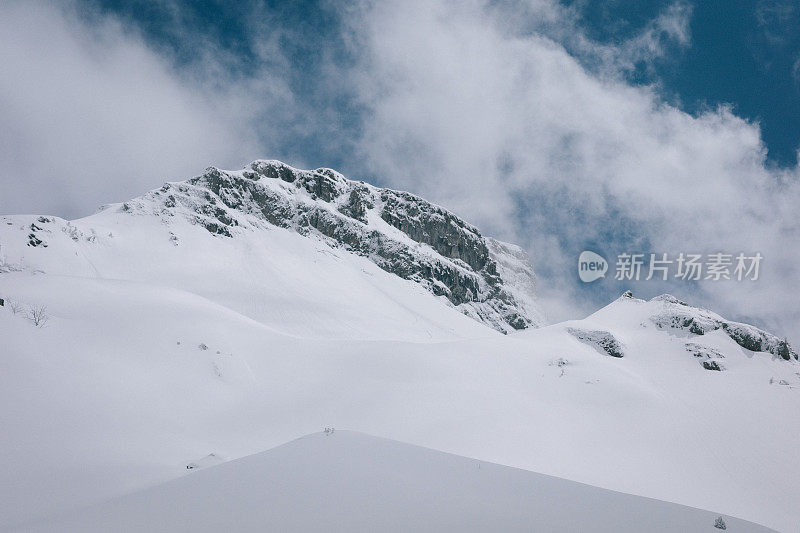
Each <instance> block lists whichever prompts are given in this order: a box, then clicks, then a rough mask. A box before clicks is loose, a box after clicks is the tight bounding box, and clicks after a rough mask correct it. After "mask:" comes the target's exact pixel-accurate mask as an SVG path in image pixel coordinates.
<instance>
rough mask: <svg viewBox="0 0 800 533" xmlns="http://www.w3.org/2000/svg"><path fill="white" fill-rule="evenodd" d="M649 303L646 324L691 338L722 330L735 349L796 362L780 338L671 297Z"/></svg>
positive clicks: (663, 296) (789, 345)
mask: <svg viewBox="0 0 800 533" xmlns="http://www.w3.org/2000/svg"><path fill="white" fill-rule="evenodd" d="M629 292H630V291H629ZM624 296H625V295H623V297H624ZM629 298H630V299H633V295H632V294H631V295H630V297H629ZM639 301H642V300H639ZM650 303H651V304H654V306H655V310H654V312H653V313H652V314H651V315H650V321H651V322H652V323H653V324H655V325H656V326H657V327H658V328H660V329H679V330H684V331H687V332H689V333H691V334H694V335H705V334H706V333H709V332H711V331H717V330H722V331H723V332H724V333H725V334H726V335H727V336H728V337H730V338H731V339H732V340H734V341H735V342H736V343H737V344H738V345H739V346H741V347H742V348H745V349H747V350H751V351H753V352H768V353H771V354H772V355H774V356H777V357H780V358H781V359H784V360H786V361H792V360H794V361H796V360H798V354H797V351H796V350H795V349H794V348H792V346H791V344H789V341H788V340H786V339H781V338H780V337H777V336H775V335H773V334H772V333H768V332H766V331H764V330H762V329H759V328H757V327H755V326H751V325H749V324H743V323H741V322H734V321H732V320H726V319H724V318H722V317H721V316H720V315H718V314H716V313H714V312H712V311H709V310H708V309H703V308H702V307H695V306H691V305H689V304H688V303H686V302H684V301H681V300H679V299H677V298H675V297H674V296H672V295H671V294H662V295H660V296H656V297H655V298H652V299H651V300H650ZM715 370H718V368H715Z"/></svg>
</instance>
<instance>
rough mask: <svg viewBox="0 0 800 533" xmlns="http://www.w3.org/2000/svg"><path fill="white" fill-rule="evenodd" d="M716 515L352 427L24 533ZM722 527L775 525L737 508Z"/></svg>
mask: <svg viewBox="0 0 800 533" xmlns="http://www.w3.org/2000/svg"><path fill="white" fill-rule="evenodd" d="M718 517H719V515H718V514H714V513H711V512H709V511H701V510H699V509H694V508H691V507H685V506H680V505H675V504H670V503H664V502H660V501H657V500H650V499H647V498H642V497H638V496H631V495H627V494H622V493H619V492H613V491H608V490H604V489H598V488H595V487H590V486H588V485H583V484H580V483H575V482H572V481H566V480H563V479H558V478H553V477H549V476H544V475H541V474H534V473H532V472H526V471H524V470H518V469H514V468H509V467H505V466H500V465H496V464H492V463H487V462H484V461H476V460H474V459H468V458H466V457H459V456H456V455H450V454H446V453H442V452H438V451H434V450H430V449H426V448H420V447H417V446H412V445H409V444H402V443H399V442H396V441H391V440H386V439H379V438H375V437H371V436H368V435H364V434H361V433H354V432H349V431H334V432H332V433H331V432H325V433H316V434H313V435H308V436H306V437H303V438H301V439H297V440H295V441H292V442H289V443H287V444H284V445H282V446H279V447H277V448H274V449H272V450H269V451H267V452H263V453H260V454H256V455H251V456H248V457H245V458H242V459H239V460H236V461H232V462H229V463H225V464H222V465H219V466H212V467H210V468H207V469H204V470H200V471H197V472H192V473H190V474H188V475H186V476H183V477H180V478H178V479H176V480H174V481H171V482H168V483H165V484H163V485H159V486H156V487H153V488H150V489H146V490H143V491H140V492H137V493H134V494H130V495H127V496H123V497H121V498H118V499H115V500H112V501H109V502H105V503H102V504H100V505H97V506H93V507H90V508H88V509H79V510H76V511H71V512H69V513H64V514H62V515H59V516H56V517H51V518H49V519H48V520H46V521H43V522H40V523H38V524H28V525H26V526H25V527H24V528H23V530H24V531H26V532H59V533H60V532H70V531H73V532H81V533H91V532H100V531H151V532H160V531H163V532H180V531H185V532H193V533H195V532H196V533H202V532H218V531H241V532H248V531H253V532H256V531H258V532H262V531H285V532H289V531H319V530H325V531H342V532H344V531H348V532H350V531H387V532H388V531H437V532H438V531H508V532H511V531H549V532H558V531H563V532H575V531H595V532H609V533H611V532H613V533H623V532H640V531H649V532H676V533H684V532H687V531H693V532H702V531H707V532H709V533H710V532H713V531H719V530H718V529H715V528H714V523H715V521H716V520H717V518H718ZM722 520H723V521H724V523H725V525H726V526H727V530H729V531H736V532H741V533H746V532H750V533H756V532H759V533H760V532H766V531H771V530H769V529H767V528H765V527H762V526H758V525H756V524H753V523H749V522H745V521H742V520H738V519H736V518H731V517H727V516H726V517H722Z"/></svg>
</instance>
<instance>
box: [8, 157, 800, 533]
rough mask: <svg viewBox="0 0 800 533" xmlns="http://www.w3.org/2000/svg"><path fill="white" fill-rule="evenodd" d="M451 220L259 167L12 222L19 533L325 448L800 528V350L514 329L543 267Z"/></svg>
mask: <svg viewBox="0 0 800 533" xmlns="http://www.w3.org/2000/svg"><path fill="white" fill-rule="evenodd" d="M259 165H263V167H261V166H259ZM257 168H262V169H263V172H264V173H265V175H263V176H261V177H259V179H255V177H253V178H248V177H247V176H245V175H244V173H246V172H247V173H254V174H257ZM270 169H271V170H270ZM272 171H274V172H275V173H276V175H275V176H271V174H270V173H271V172H272ZM331 172H332V171H331ZM290 174H291V175H290ZM292 176H294V181H291V179H292ZM287 180H288V181H287ZM298 184H299V185H298ZM217 191H218V192H217ZM359 191H361V192H359ZM364 191H366V192H364ZM362 193H363V195H362ZM367 193H368V194H367ZM237 195H238V196H237ZM260 195H263V196H264V197H269V198H271V199H272V200H270V201H266V200H264V201H263V202H262V201H260V200H258V198H261V196H260ZM209 198H210V199H211V200H209ZM362 199H363V200H364V203H363V205H362V203H361V202H362ZM212 200H213V201H212ZM367 201H369V202H372V203H373V204H374V205H373V206H372V207H370V206H369V205H368V204H367V203H366V202H367ZM237 202H241V203H237ZM229 204H230V205H229ZM360 205H362V207H363V209H362V208H361V207H359V206H360ZM387 208H388V210H387ZM342 211H344V213H343V212H342ZM445 213H446V212H444V210H442V209H441V208H438V207H436V206H433V205H431V204H427V203H426V202H424V201H422V200H421V199H418V198H417V197H414V196H413V195H408V194H407V193H396V192H394V191H386V190H384V189H377V188H373V187H371V186H368V185H366V184H360V183H357V182H351V181H346V180H344V178H341V179H339V177H337V175H336V174H332V173H328V171H322V170H320V171H315V172H307V173H306V172H305V171H295V170H293V169H291V168H290V167H286V166H285V165H280V164H278V163H274V162H261V163H259V162H257V163H255V164H254V165H252V166H251V167H249V168H248V169H246V170H245V171H240V172H233V173H229V172H223V171H217V170H215V169H212V170H210V171H208V172H206V173H205V174H204V175H203V176H201V177H199V178H196V179H194V180H189V181H188V182H182V183H180V184H169V185H168V186H166V187H165V188H164V189H162V190H159V191H155V192H153V193H150V194H148V195H145V196H143V197H141V198H139V199H136V200H132V201H130V202H126V203H125V204H114V205H110V206H108V207H106V208H105V209H104V210H103V211H101V212H100V213H98V214H96V215H92V216H90V217H87V218H85V219H81V220H75V221H66V220H63V219H59V218H55V217H50V216H8V217H2V218H0V298H3V299H4V300H5V302H6V305H4V306H2V307H0V339H2V344H0V361H1V362H2V367H0V370H1V371H0V405H2V406H3V407H2V408H0V449H1V450H3V454H2V455H0V479H3V480H4V481H3V483H0V530H3V529H9V528H11V527H12V525H18V526H19V527H20V528H21V529H22V530H25V528H26V527H27V525H29V524H31V523H33V522H37V521H40V520H42V519H43V518H45V517H46V516H48V515H50V514H52V513H57V512H66V511H68V510H70V509H73V510H74V509H76V508H79V507H82V506H87V505H93V504H98V503H100V502H103V501H106V500H109V499H110V498H114V497H118V496H121V495H123V494H126V493H131V492H135V491H137V492H138V491H145V490H146V489H147V488H148V487H154V486H156V485H158V484H161V483H163V482H167V481H170V480H182V479H184V478H183V477H182V476H186V475H187V474H188V475H189V476H190V477H189V478H185V479H190V478H191V477H192V476H195V475H199V474H203V475H204V473H205V472H213V471H214V470H215V469H217V468H223V467H225V466H227V465H228V463H226V462H225V461H228V460H234V459H238V458H242V457H245V456H248V455H252V454H256V453H259V452H263V451H264V450H268V449H270V448H274V447H276V446H279V445H281V444H284V443H286V442H289V441H291V440H292V439H295V438H297V437H298V436H300V435H307V434H310V433H314V432H318V431H319V430H320V429H321V428H324V427H336V428H349V429H355V430H359V431H363V432H365V433H369V434H373V435H378V436H381V437H386V438H389V439H394V440H398V441H403V442H408V443H411V444H414V445H418V446H425V447H428V448H432V449H436V450H441V451H444V452H449V453H454V454H457V455H460V456H463V457H470V458H474V459H475V460H476V461H477V460H480V461H488V462H492V463H498V464H503V465H508V466H511V467H515V468H521V469H525V470H529V471H532V472H539V473H541V474H547V475H551V476H556V477H559V478H563V479H568V480H574V481H579V482H582V483H587V484H590V485H593V486H596V487H602V488H606V489H612V490H616V491H620V492H624V493H627V494H633V495H639V496H646V497H649V498H655V499H658V500H662V501H666V502H674V503H679V504H682V505H687V506H690V507H694V508H701V509H707V510H709V511H713V513H714V514H719V515H723V516H724V518H725V520H726V521H727V522H728V524H729V529H730V530H733V528H732V527H730V524H731V523H732V522H731V519H730V517H739V518H742V519H745V520H750V521H752V522H756V523H760V524H764V525H766V526H768V527H773V528H776V529H778V530H782V531H793V530H796V529H797V526H798V524H800V511H799V510H798V507H797V505H796V502H795V500H796V494H797V489H798V479H800V454H798V453H797V452H796V449H797V436H798V435H800V417H798V416H797V412H798V408H800V365H798V362H797V359H796V350H795V349H794V348H792V347H791V345H790V344H789V343H788V342H784V341H785V340H784V339H779V338H777V337H774V336H771V335H769V334H768V333H767V332H763V331H761V330H758V329H756V328H752V327H751V326H747V325H743V324H737V323H734V322H731V321H729V320H726V319H724V318H723V317H720V316H719V315H716V314H713V313H711V312H710V311H706V310H702V309H698V308H694V307H691V306H690V305H685V304H683V303H681V302H679V301H677V300H676V299H674V298H672V297H669V296H663V297H659V298H654V299H652V300H650V301H644V300H640V299H637V298H634V297H633V296H632V295H629V294H628V295H625V296H623V297H621V298H620V299H619V300H617V301H615V302H613V303H611V304H610V305H609V306H607V307H605V308H603V309H601V310H600V311H598V312H596V313H594V314H593V315H591V316H589V317H587V318H585V319H583V320H575V321H569V322H565V323H561V324H554V325H550V326H545V327H540V328H533V327H525V328H524V329H523V330H520V331H517V330H515V329H514V328H515V326H514V324H517V325H523V324H522V323H520V322H518V321H517V319H520V320H522V321H523V322H524V325H526V326H528V325H535V324H537V323H538V318H536V317H537V316H539V315H538V308H537V306H536V301H535V299H534V298H533V297H532V296H531V295H532V292H533V291H532V289H533V288H534V278H533V274H532V271H531V270H530V268H529V265H528V264H527V259H526V257H525V256H524V254H523V253H522V252H521V250H519V249H518V248H516V247H514V246H511V245H505V244H501V243H497V242H495V241H492V240H491V239H488V238H486V237H483V236H481V235H480V234H479V233H477V230H474V229H473V228H472V227H471V226H469V225H468V224H466V223H465V222H459V221H457V220H455V219H454V218H453V215H450V214H445ZM362 218H363V219H364V220H366V221H367V222H363V221H361V219H362ZM386 219H389V220H388V221H387V220H386ZM426 228H427V229H426ZM226 232H227V233H229V234H230V236H228V235H227V233H226ZM31 236H33V238H32V237H31ZM348 243H351V244H348ZM484 247H485V248H484ZM492 265H493V266H492ZM470 298H471V299H470ZM12 304H13V306H12ZM32 307H35V308H42V307H45V308H46V311H47V315H48V318H49V320H48V321H47V322H46V324H44V325H43V326H42V327H37V326H35V325H34V324H33V323H32V321H31V320H29V319H28V318H27V316H26V315H27V313H28V312H29V310H30V308H32ZM465 313H467V314H465ZM467 315H469V316H467ZM475 318H477V319H478V320H475ZM687 319H691V320H687ZM487 326H490V327H487ZM693 326H694V327H693ZM498 330H502V331H507V332H511V333H513V334H509V335H501V334H500V333H498ZM576 332H577V335H576ZM700 333H702V335H701V334H700ZM582 337H583V338H582ZM611 339H613V340H614V342H615V343H616V344H615V345H616V346H618V347H619V348H620V350H619V351H620V352H621V354H622V357H613V356H611V355H612V354H610V353H608V352H607V351H605V348H604V346H606V345H608V346H613V345H612V344H610V343H609V342H608V341H609V340H611ZM712 363H716V366H718V367H719V370H717V369H715V368H714V366H715V365H714V364H712ZM709 367H711V368H709ZM339 434H340V433H339V431H338V430H337V431H336V432H335V435H339ZM378 449H379V450H380V449H381V448H380V447H379V448H378ZM354 453H355V452H354ZM376 453H378V452H376ZM380 453H382V452H380ZM217 461H221V463H222V464H220V465H217V466H206V465H208V464H213V463H214V462H217ZM191 465H197V466H198V467H199V468H187V467H188V466H191ZM386 468H393V467H392V465H386ZM397 475H398V476H402V471H399V472H398V473H397ZM298 480H301V478H298ZM491 487H492V489H491V490H489V491H487V493H486V494H487V498H490V497H491V494H493V493H495V492H497V493H498V494H505V493H503V492H501V491H499V489H497V490H496V489H495V488H494V487H495V486H494V485H491ZM141 494H144V492H142V493H141ZM153 505H156V502H153ZM156 508H158V506H157V505H156V507H154V508H153V509H156ZM304 511H305V510H304V509H299V510H298V509H291V510H289V512H292V513H295V514H301V513H303V512H304ZM71 516H78V515H71ZM564 520H565V522H564V523H565V524H568V523H570V522H569V521H568V520H567V518H565V519H564ZM326 527H327V525H326ZM710 527H711V528H713V525H710Z"/></svg>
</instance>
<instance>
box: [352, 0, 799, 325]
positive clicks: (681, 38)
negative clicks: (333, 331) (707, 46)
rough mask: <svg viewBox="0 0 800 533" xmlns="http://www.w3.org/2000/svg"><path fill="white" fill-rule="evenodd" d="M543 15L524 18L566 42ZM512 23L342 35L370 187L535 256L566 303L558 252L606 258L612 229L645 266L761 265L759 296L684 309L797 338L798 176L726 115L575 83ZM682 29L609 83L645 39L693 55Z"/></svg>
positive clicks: (440, 23) (731, 295)
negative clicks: (658, 258) (626, 231)
mask: <svg viewBox="0 0 800 533" xmlns="http://www.w3.org/2000/svg"><path fill="white" fill-rule="evenodd" d="M548 6H549V4H545V3H540V4H536V7H537V9H535V10H533V11H531V12H533V13H534V14H537V13H538V14H541V13H542V12H545V13H547V15H546V16H543V17H542V18H544V19H547V20H548V21H549V23H548V24H549V26H548V28H549V30H548V32H549V34H551V35H556V36H558V35H561V34H562V33H563V32H558V31H553V30H552V28H553V26H555V25H558V24H559V20H560V19H559V17H560V16H561V15H559V13H558V8H555V7H552V6H550V7H548ZM509 13H510V14H509ZM511 15H514V16H518V15H519V10H517V9H516V8H515V9H514V10H513V11H511V12H508V11H502V10H498V8H489V7H488V6H486V5H484V4H483V3H482V2H477V1H476V2H471V3H457V4H456V3H451V2H447V1H438V2H429V1H424V2H422V1H420V2H414V1H403V2H381V3H376V4H369V5H366V6H365V7H364V9H363V11H362V12H361V18H355V19H353V21H352V28H353V32H354V34H355V35H356V36H357V39H356V42H357V43H358V46H359V47H361V48H362V50H364V52H363V55H362V58H363V60H362V61H361V62H360V64H359V65H358V66H357V68H356V69H355V72H354V73H352V75H353V76H355V77H356V79H357V82H358V84H357V86H358V87H359V88H360V91H361V92H360V95H361V98H362V100H363V102H364V103H365V104H366V105H367V106H368V108H369V109H370V113H369V114H368V115H367V116H368V120H366V121H365V126H366V131H365V133H364V142H363V143H362V145H361V146H362V149H363V156H364V157H365V158H366V159H367V160H368V161H369V162H370V164H371V165H372V168H373V169H374V172H375V174H377V175H381V176H383V177H384V178H385V179H387V181H388V182H390V183H391V184H393V185H395V186H401V187H404V188H408V189H411V190H414V191H415V192H418V193H420V194H422V195H423V196H428V197H430V198H432V199H433V200H435V201H437V202H439V203H442V204H444V205H447V206H450V207H452V208H453V209H455V210H456V211H457V212H459V213H461V214H462V215H464V216H465V217H466V218H468V219H470V220H471V221H473V222H475V223H476V224H477V225H478V226H479V227H482V228H484V229H486V230H487V232H488V233H494V234H497V235H499V236H501V237H505V238H508V239H511V240H515V241H517V242H521V243H523V244H527V245H529V246H530V247H531V248H532V252H533V255H534V257H535V258H536V260H537V264H538V266H539V267H540V268H544V269H545V270H547V266H549V267H551V268H552V269H555V270H556V271H558V269H561V271H563V272H564V274H563V276H561V279H559V276H558V274H556V276H555V277H554V278H553V279H550V280H547V281H546V282H545V283H548V282H549V283H551V284H553V283H555V284H557V285H562V283H563V288H564V290H567V289H566V287H569V285H570V283H568V282H569V281H571V279H572V278H574V272H573V269H574V261H575V257H573V254H574V255H575V256H577V251H573V250H571V249H570V248H569V246H568V245H569V244H575V243H577V245H579V244H580V243H581V242H583V241H585V240H586V238H587V237H596V238H597V239H598V240H602V239H603V231H605V230H607V229H609V228H607V227H599V228H598V227H597V226H596V224H601V225H612V226H613V225H614V224H617V223H620V220H621V221H622V222H624V223H625V224H629V225H632V226H633V228H635V230H636V231H635V232H636V233H637V234H641V235H642V236H643V237H644V238H646V239H647V240H649V242H650V245H651V246H652V247H653V250H651V251H653V252H661V251H667V252H673V253H676V254H677V253H678V252H680V251H693V250H696V251H703V252H715V251H730V252H731V253H733V252H739V251H745V252H755V251H760V252H761V253H762V254H764V256H765V258H766V259H765V262H764V266H763V272H762V277H761V280H759V281H758V282H755V283H752V284H749V285H747V284H743V283H738V284H734V283H730V284H724V283H722V284H716V285H715V284H713V283H706V284H704V285H702V287H703V291H702V292H701V293H700V294H687V295H686V297H689V299H690V300H694V301H698V300H699V301H701V302H704V303H707V304H709V305H712V306H716V307H717V309H718V310H719V311H720V312H723V313H725V312H727V313H729V314H733V315H737V316H751V317H759V318H760V319H762V320H763V321H764V323H766V324H768V325H770V326H772V327H775V328H777V329H778V330H779V331H783V332H787V333H789V332H791V333H793V334H794V336H795V338H800V326H798V320H800V304H798V303H797V302H796V297H795V294H794V292H795V291H796V290H797V289H798V288H800V271H799V270H798V266H797V265H798V262H800V252H798V251H797V246H796V243H797V242H798V240H797V237H798V232H799V231H800V225H799V224H798V221H797V217H796V215H794V214H793V213H792V211H793V210H794V209H796V207H792V206H797V205H800V190H798V189H799V187H798V180H797V174H796V172H788V173H783V174H781V173H777V172H775V171H770V170H768V169H767V168H766V166H765V149H764V146H763V144H762V142H761V138H760V131H759V128H758V125H757V124H752V123H749V122H747V121H745V120H742V119H740V118H739V117H737V116H736V115H734V114H733V113H732V112H731V110H730V109H729V108H725V107H722V108H719V109H715V110H709V111H708V112H706V113H704V114H702V115H700V116H696V117H695V116H690V115H688V114H686V113H684V112H682V111H680V110H679V109H676V108H675V107H672V106H670V105H668V104H666V103H665V102H664V101H662V99H661V98H660V97H659V95H658V94H657V90H656V89H655V88H653V87H633V86H630V85H628V84H626V83H625V82H624V81H622V77H621V76H620V75H613V72H611V71H610V70H609V68H608V65H610V64H612V63H613V62H605V63H604V65H605V67H604V68H603V69H601V70H602V71H601V72H598V71H595V70H587V68H586V67H585V66H584V65H583V64H582V63H581V62H580V61H579V60H578V59H576V57H575V56H573V55H570V54H569V53H567V51H566V50H565V48H564V47H563V46H562V45H561V44H560V43H557V42H555V41H554V40H552V39H550V38H547V37H543V36H542V35H541V34H537V33H529V34H524V33H522V32H519V31H515V32H509V31H508V20H509V17H510V16H511ZM687 16H688V13H687V11H686V8H682V7H680V6H678V7H676V8H673V9H671V10H668V11H667V12H665V14H663V15H662V16H661V17H659V18H658V19H656V20H655V21H654V22H653V23H651V24H650V25H649V26H648V27H647V28H646V29H645V31H644V32H643V33H642V34H641V35H640V36H639V37H637V38H636V39H634V41H635V42H629V43H623V45H622V47H621V49H620V50H618V51H617V52H616V57H617V58H623V60H621V61H618V60H617V59H615V62H616V64H617V66H616V68H617V72H619V70H620V69H624V68H626V65H628V64H630V61H632V59H628V60H625V59H624V58H633V57H641V58H643V59H647V57H648V54H650V57H652V56H654V55H657V54H658V50H659V47H658V46H657V44H656V43H657V42H658V40H657V37H658V39H661V38H662V37H670V38H673V39H676V40H677V41H678V43H679V44H680V43H685V42H688V40H689V36H688V33H687V31H688V30H687V29H686V28H687V24H686V20H687ZM570 24H571V23H570V22H568V21H567V22H565V23H564V27H565V28H571V27H573V26H571V25H570ZM534 25H535V24H534ZM517 26H518V27H524V26H525V21H524V20H517ZM579 39H581V42H582V43H583V44H582V46H583V47H584V48H586V47H587V46H588V44H587V43H588V41H587V40H586V38H585V37H580V38H579ZM598 46H599V45H598ZM600 49H601V52H603V50H602V47H601V48H600ZM634 49H639V50H640V51H641V50H644V55H641V54H640V53H639V52H637V53H634V52H633V50H634ZM603 53H605V52H603ZM636 54H639V55H638V56H637V55H636ZM556 198H557V199H558V202H559V203H554V199H556ZM520 220H527V221H528V222H529V223H530V225H527V226H525V225H521V224H520ZM553 233H557V234H558V236H559V237H560V238H559V239H554V238H553ZM565 243H566V244H567V246H566V247H565ZM792 243H794V244H792ZM622 244H623V245H624V244H625V243H622ZM675 287H676V288H675V291H676V292H679V291H680V290H682V287H681V286H680V285H679V284H675ZM683 290H686V288H684V289H683ZM559 294H561V295H563V293H559ZM551 296H552V295H551ZM580 297H581V295H580V294H578V293H574V294H572V298H574V299H578V300H579V299H580Z"/></svg>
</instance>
